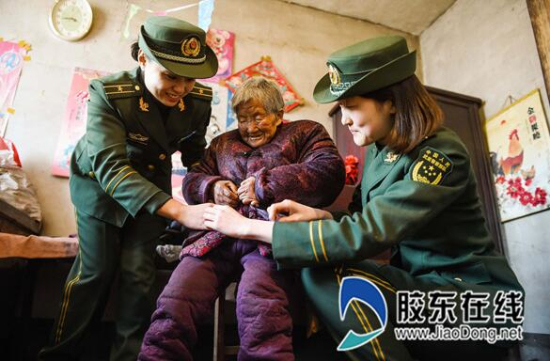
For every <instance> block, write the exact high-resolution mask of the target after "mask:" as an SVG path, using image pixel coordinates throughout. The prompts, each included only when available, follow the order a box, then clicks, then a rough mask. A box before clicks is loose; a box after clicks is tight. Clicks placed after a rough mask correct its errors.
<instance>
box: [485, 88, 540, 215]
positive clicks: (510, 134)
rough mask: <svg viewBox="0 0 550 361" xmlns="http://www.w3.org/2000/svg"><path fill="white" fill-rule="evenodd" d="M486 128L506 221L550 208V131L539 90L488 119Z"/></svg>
mask: <svg viewBox="0 0 550 361" xmlns="http://www.w3.org/2000/svg"><path fill="white" fill-rule="evenodd" d="M485 128H486V133H487V140H488V144H489V152H490V156H491V164H492V171H493V179H494V184H495V188H496V192H497V199H498V206H499V210H500V217H501V220H502V222H506V221H510V220H512V219H515V218H519V217H523V216H526V215H529V214H532V213H535V212H540V211H543V210H546V209H548V208H550V198H549V196H548V193H549V192H550V134H549V133H548V124H547V122H546V117H545V115H544V108H543V106H542V102H541V97H540V92H539V90H538V89H536V90H533V91H532V92H530V93H529V94H527V95H526V96H524V97H523V98H521V99H519V100H518V101H516V102H515V103H513V104H511V105H510V106H508V107H507V108H505V109H503V110H502V111H500V112H499V113H498V114H497V115H495V116H493V117H492V118H490V119H489V120H487V122H486V125H485Z"/></svg>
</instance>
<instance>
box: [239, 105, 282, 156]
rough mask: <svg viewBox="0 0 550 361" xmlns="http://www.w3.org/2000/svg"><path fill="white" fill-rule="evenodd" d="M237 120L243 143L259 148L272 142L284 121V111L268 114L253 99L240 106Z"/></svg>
mask: <svg viewBox="0 0 550 361" xmlns="http://www.w3.org/2000/svg"><path fill="white" fill-rule="evenodd" d="M237 119H238V123H239V134H240V135H241V138H242V139H243V141H244V142H245V143H246V144H248V145H249V146H251V147H252V148H258V147H261V146H262V145H264V144H267V143H269V142H270V141H271V139H272V138H273V136H274V135H275V133H276V132H277V127H278V126H279V125H280V124H281V122H282V121H283V111H282V110H281V111H279V112H278V113H268V112H267V111H266V110H265V108H264V106H263V105H262V103H261V102H260V101H258V100H256V99H252V100H249V101H247V102H245V103H243V104H241V105H239V107H238V108H237Z"/></svg>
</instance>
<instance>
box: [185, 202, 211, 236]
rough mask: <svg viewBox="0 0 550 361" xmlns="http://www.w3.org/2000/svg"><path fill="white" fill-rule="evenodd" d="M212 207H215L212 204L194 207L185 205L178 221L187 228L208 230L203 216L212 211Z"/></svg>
mask: <svg viewBox="0 0 550 361" xmlns="http://www.w3.org/2000/svg"><path fill="white" fill-rule="evenodd" d="M212 207H214V204H212V203H203V204H197V205H193V206H189V205H184V208H183V210H182V212H180V215H179V216H178V219H176V220H177V221H178V222H180V223H181V224H183V225H184V226H185V227H187V228H190V229H197V230H206V226H205V225H204V217H203V215H204V213H205V211H206V210H208V209H212Z"/></svg>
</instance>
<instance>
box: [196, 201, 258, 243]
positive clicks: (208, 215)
mask: <svg viewBox="0 0 550 361" xmlns="http://www.w3.org/2000/svg"><path fill="white" fill-rule="evenodd" d="M203 217H204V225H205V226H206V227H207V228H208V229H212V230H215V231H218V232H221V233H223V234H226V235H228V236H230V237H234V238H240V237H242V236H243V235H245V234H246V229H247V223H248V221H249V219H248V218H246V217H244V216H242V215H241V214H240V213H239V212H237V211H236V210H234V209H233V208H231V207H228V206H221V205H215V206H213V207H211V208H207V209H205V211H204V215H203Z"/></svg>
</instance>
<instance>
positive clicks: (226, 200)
mask: <svg viewBox="0 0 550 361" xmlns="http://www.w3.org/2000/svg"><path fill="white" fill-rule="evenodd" d="M212 196H213V199H214V203H216V204H221V205H228V206H231V207H233V208H234V207H236V206H237V204H238V203H239V196H238V194H237V186H236V185H235V184H234V183H233V182H231V181H230V180H220V181H217V182H216V183H214V187H213V189H212Z"/></svg>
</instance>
